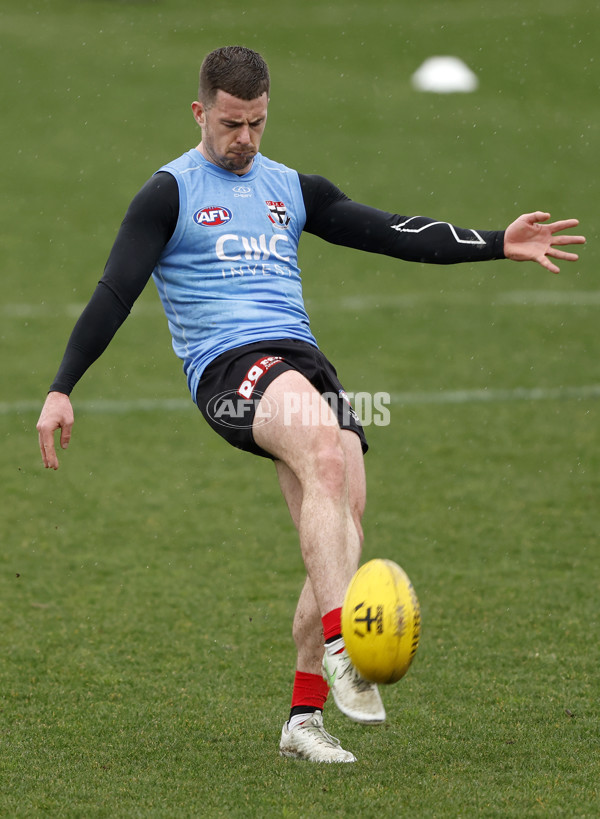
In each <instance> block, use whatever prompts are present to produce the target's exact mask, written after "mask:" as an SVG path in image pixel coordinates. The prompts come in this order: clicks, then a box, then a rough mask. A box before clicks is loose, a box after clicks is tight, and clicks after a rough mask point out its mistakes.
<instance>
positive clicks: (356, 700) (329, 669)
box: [323, 649, 385, 725]
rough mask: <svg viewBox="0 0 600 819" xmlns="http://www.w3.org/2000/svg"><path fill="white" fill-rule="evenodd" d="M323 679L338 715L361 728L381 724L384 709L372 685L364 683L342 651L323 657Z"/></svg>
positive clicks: (383, 720) (366, 681) (346, 653)
mask: <svg viewBox="0 0 600 819" xmlns="http://www.w3.org/2000/svg"><path fill="white" fill-rule="evenodd" d="M323 679H324V680H325V682H326V683H327V684H328V685H329V688H330V689H331V693H332V694H333V699H334V700H335V704H336V705H337V707H338V708H339V709H340V711H341V712H342V714H345V715H346V716H347V717H348V718H349V719H351V720H353V721H354V722H361V723H362V724H363V725H380V724H381V723H382V722H385V708H384V707H383V702H382V700H381V695H380V693H379V690H378V688H377V685H376V684H375V683H372V682H369V681H368V680H365V679H364V677H361V676H360V674H359V673H358V671H357V670H356V669H355V668H354V666H353V665H352V662H351V661H350V657H349V656H348V652H347V651H346V649H344V650H343V651H340V653H339V654H334V655H333V656H329V655H328V654H327V651H326V652H325V655H324V657H323Z"/></svg>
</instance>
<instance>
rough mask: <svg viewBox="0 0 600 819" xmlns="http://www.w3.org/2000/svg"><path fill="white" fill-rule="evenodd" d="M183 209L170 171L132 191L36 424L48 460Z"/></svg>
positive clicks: (49, 462) (52, 462) (54, 465)
mask: <svg viewBox="0 0 600 819" xmlns="http://www.w3.org/2000/svg"><path fill="white" fill-rule="evenodd" d="M178 215H179V191H178V187H177V182H176V180H175V178H174V177H173V176H172V175H171V174H169V173H158V174H155V175H154V176H153V177H151V179H149V180H148V182H146V184H145V185H144V187H143V188H142V189H141V190H140V191H139V193H138V194H137V195H136V196H135V197H134V199H133V201H132V202H131V205H130V206H129V209H128V211H127V213H126V215H125V218H124V220H123V223H122V224H121V227H120V229H119V232H118V234H117V238H116V240H115V243H114V245H113V247H112V250H111V253H110V256H109V258H108V261H107V263H106V267H105V269H104V274H103V276H102V278H101V280H100V281H99V283H98V285H97V287H96V289H95V291H94V293H93V294H92V297H91V299H90V301H89V302H88V304H87V306H86V308H85V309H84V311H83V313H82V314H81V316H80V317H79V319H78V321H77V323H76V325H75V327H74V328H73V332H72V333H71V337H70V338H69V341H68V344H67V348H66V350H65V354H64V356H63V359H62V362H61V364H60V367H59V369H58V372H57V374H56V377H55V378H54V381H53V382H52V385H51V387H50V391H49V394H48V396H47V398H46V402H45V404H44V407H43V409H42V413H41V415H40V418H39V421H38V424H37V430H38V433H39V443H40V450H41V453H42V460H43V462H44V466H45V467H47V468H51V469H58V459H57V457H56V451H55V447H54V433H55V431H56V430H57V429H60V430H61V439H60V440H61V446H62V447H63V449H64V448H65V447H66V446H67V444H68V442H69V439H70V437H71V427H72V426H73V410H72V407H71V402H70V400H69V397H68V396H69V395H70V394H71V391H72V389H73V387H74V386H75V384H76V383H77V382H78V381H79V379H80V378H81V377H82V375H83V374H84V373H85V371H86V370H87V369H88V367H89V366H90V365H91V364H92V363H93V362H94V361H95V360H96V359H97V358H98V357H99V356H100V355H101V354H102V353H103V352H104V350H105V349H106V347H107V346H108V344H109V343H110V341H111V339H112V338H113V336H114V335H115V333H116V332H117V330H118V329H119V327H120V326H121V324H122V323H123V322H124V321H125V319H126V318H127V316H128V315H129V313H130V311H131V308H132V306H133V304H134V302H135V300H136V299H137V297H138V296H139V295H140V293H141V292H142V290H143V289H144V287H145V286H146V284H147V282H148V279H149V278H150V276H151V274H152V271H153V270H154V267H155V266H156V263H157V262H158V260H159V258H160V255H161V253H162V251H163V249H164V247H165V245H166V244H167V242H168V241H169V239H170V238H171V236H172V234H173V231H174V230H175V226H176V225H177V218H178Z"/></svg>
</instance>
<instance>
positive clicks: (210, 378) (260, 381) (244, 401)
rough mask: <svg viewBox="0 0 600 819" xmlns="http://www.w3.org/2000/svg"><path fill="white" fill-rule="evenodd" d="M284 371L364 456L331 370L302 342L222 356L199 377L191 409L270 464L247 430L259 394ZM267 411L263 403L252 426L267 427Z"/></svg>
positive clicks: (351, 414)
mask: <svg viewBox="0 0 600 819" xmlns="http://www.w3.org/2000/svg"><path fill="white" fill-rule="evenodd" d="M286 370H296V371H297V372H299V373H301V374H302V375H303V376H304V377H305V378H307V379H308V381H310V383H311V384H312V385H313V387H314V388H315V389H316V390H317V391H318V392H319V393H320V394H321V395H322V396H323V398H324V399H325V400H326V401H327V403H328V404H329V406H330V407H331V408H332V410H333V412H334V414H335V416H336V417H337V419H338V423H339V425H340V428H341V429H350V430H352V432H355V433H356V434H357V435H358V437H359V438H360V442H361V446H362V450H363V452H366V451H367V449H368V444H367V439H366V437H365V433H364V430H363V427H362V425H361V423H360V420H359V419H358V416H357V415H356V413H355V412H354V410H353V409H352V407H351V405H350V401H349V399H348V396H347V395H346V393H345V391H344V388H343V387H342V385H341V384H340V382H339V379H338V377H337V372H336V371H335V367H334V366H333V364H331V362H329V361H328V360H327V358H326V357H325V356H324V355H323V353H322V352H321V351H320V350H319V349H318V348H317V347H315V346H314V345H312V344H308V343H307V342H305V341H295V340H294V339H282V340H276V341H264V342H256V343H254V344H246V345H244V346H243V347H235V348H234V349H232V350H228V351H227V352H226V353H222V355H220V356H218V357H217V358H215V360H214V361H211V363H210V364H209V365H208V367H207V368H206V369H205V370H204V372H203V373H202V378H201V379H200V383H199V385H198V391H197V393H196V403H197V405H198V408H199V410H200V412H201V413H202V415H203V416H204V417H205V419H206V420H207V422H208V423H209V424H210V426H211V427H212V428H213V429H214V430H215V432H218V433H219V435H221V436H222V437H223V438H225V440H226V441H228V442H229V443H230V444H231V445H232V446H235V447H237V448H238V449H243V450H245V451H246V452H252V453H254V454H255V455H261V456H262V457H264V458H273V456H272V455H271V454H270V453H268V452H266V451H265V450H264V449H262V447H259V446H258V445H257V444H256V443H255V441H254V436H253V434H252V426H253V423H254V420H255V417H256V411H257V408H258V404H259V402H260V399H261V398H262V396H263V394H264V392H265V390H266V389H267V387H268V386H269V384H270V383H271V382H272V381H273V380H274V379H275V378H277V376H279V375H281V374H282V373H283V372H285V371H286ZM288 410H289V411H290V412H294V411H298V412H300V411H301V410H302V407H289V408H288ZM269 411H270V408H269V406H268V402H267V406H266V407H265V404H264V402H263V405H262V406H261V416H260V419H257V423H258V422H263V423H268V421H269V420H270V417H271V416H270V415H269ZM277 411H278V410H277V409H275V410H274V412H277Z"/></svg>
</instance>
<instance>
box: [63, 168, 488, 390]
mask: <svg viewBox="0 0 600 819" xmlns="http://www.w3.org/2000/svg"><path fill="white" fill-rule="evenodd" d="M299 177H300V185H301V188H302V196H303V199H304V205H305V210H306V224H305V227H304V230H305V231H306V232H307V233H312V234H314V235H316V236H319V237H320V238H322V239H325V240H326V241H328V242H332V243H333V244H338V245H344V246H346V247H351V248H356V249H358V250H364V251H367V252H371V253H381V254H384V255H387V256H392V257H395V258H398V259H404V260H406V261H413V262H415V261H416V262H429V263H433V264H453V263H456V262H470V261H483V260H490V259H500V258H504V252H503V244H504V233H503V231H477V233H475V232H474V231H470V230H465V229H462V228H456V227H454V226H452V225H449V224H448V223H446V222H436V221H435V220H433V219H427V218H424V217H413V218H411V219H409V218H408V217H404V216H399V215H398V214H392V213H387V212H385V211H381V210H377V209H375V208H371V207H368V206H367V205H362V204H359V203H358V202H353V201H352V200H351V199H349V198H348V197H347V196H346V195H345V194H344V193H342V191H340V190H339V188H337V187H336V186H335V185H333V183H331V182H329V181H328V180H327V179H325V178H324V177H321V176H316V175H306V174H299ZM178 215H179V191H178V187H177V182H176V180H175V178H174V177H173V176H172V175H171V174H169V173H166V172H161V173H157V174H155V175H154V176H152V177H151V178H150V179H149V180H148V181H147V182H146V184H145V185H144V186H143V187H142V188H141V190H140V191H139V192H138V193H137V194H136V196H135V197H134V199H133V200H132V202H131V204H130V206H129V208H128V210H127V213H126V215H125V218H124V220H123V222H122V224H121V227H120V229H119V232H118V234H117V237H116V239H115V242H114V245H113V247H112V250H111V252H110V255H109V257H108V261H107V263H106V267H105V269H104V274H103V276H102V278H101V279H100V281H99V283H98V286H97V287H96V289H95V291H94V292H93V294H92V297H91V299H90V301H89V302H88V304H87V306H86V308H85V309H84V311H83V313H82V314H81V316H80V318H79V320H78V321H77V323H76V324H75V327H74V328H73V332H72V333H71V337H70V339H69V342H68V344H67V348H66V351H65V354H64V357H63V360H62V362H61V365H60V368H59V370H58V373H57V375H56V377H55V379H54V381H53V382H52V385H51V387H50V390H51V391H52V390H55V391H58V392H62V393H65V394H67V395H69V394H70V393H71V391H72V389H73V387H74V386H75V384H76V383H77V381H79V379H80V378H81V376H82V375H83V374H84V372H85V371H86V370H87V369H88V368H89V367H90V365H91V364H92V363H93V362H94V361H95V360H96V359H97V358H98V357H99V356H100V355H101V354H102V353H103V352H104V350H105V349H106V347H107V346H108V344H109V343H110V341H111V339H112V338H113V336H114V335H115V333H116V332H117V330H118V329H119V327H120V326H121V324H122V323H123V322H124V321H125V319H126V318H127V316H128V315H129V312H130V311H131V308H132V307H133V304H134V302H135V300H136V299H137V298H138V296H139V295H140V293H141V292H142V290H143V289H144V287H145V286H146V284H147V282H148V280H149V278H150V276H151V275H152V271H153V270H154V268H155V266H156V264H157V262H158V260H159V258H160V255H161V253H162V251H163V249H164V247H165V245H166V244H167V242H168V241H169V239H170V238H171V236H172V235H173V231H174V230H175V227H176V225H177V219H178Z"/></svg>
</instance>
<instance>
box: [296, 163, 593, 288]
mask: <svg viewBox="0 0 600 819" xmlns="http://www.w3.org/2000/svg"><path fill="white" fill-rule="evenodd" d="M300 184H301V186H302V193H303V196H304V203H305V208H306V216H307V218H306V225H305V228H304V229H305V230H306V231H307V232H308V233H314V234H315V235H317V236H320V237H321V238H323V239H325V240H326V241H329V242H333V243H334V244H339V245H344V246H346V247H353V248H356V249H358V250H365V251H367V252H371V253H381V254H384V255H386V256H392V257H395V258H399V259H404V260H405V261H413V262H426V263H430V264H456V263H458V262H473V261H489V260H491V259H503V258H510V259H515V260H518V261H525V260H530V261H536V262H538V263H539V264H542V265H543V266H544V267H547V268H548V269H549V270H552V271H553V272H557V271H558V268H557V267H556V265H554V264H553V263H552V262H550V261H549V259H548V256H553V257H554V258H558V259H565V260H568V261H574V260H575V259H577V255H576V254H574V253H565V252H564V251H560V250H556V249H555V248H553V247H552V245H567V244H582V243H583V242H584V241H585V239H584V237H582V236H555V234H556V233H557V232H558V231H560V230H564V229H567V228H571V227H574V226H575V225H576V224H577V220H575V219H570V220H564V221H562V222H554V223H552V224H548V225H539V224H537V221H539V220H540V219H541V218H542V217H544V218H545V219H548V218H549V214H544V213H541V212H536V213H534V214H525V215H524V216H520V217H519V218H518V219H517V220H516V221H515V222H513V223H512V224H511V225H510V226H509V227H508V228H507V230H506V231H502V230H474V229H472V228H460V227H457V226H455V225H452V224H450V223H449V222H445V221H440V220H436V219H431V218H429V217H425V216H400V215H399V214H393V213H387V212H386V211H381V210H378V209H376V208H372V207H369V206H367V205H362V204H360V203H358V202H354V201H352V200H351V199H349V198H348V197H347V196H346V195H345V194H344V193H342V191H340V190H339V188H337V187H336V186H335V185H333V183H331V182H329V181H328V180H327V179H324V178H323V177H320V176H306V175H303V174H300Z"/></svg>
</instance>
